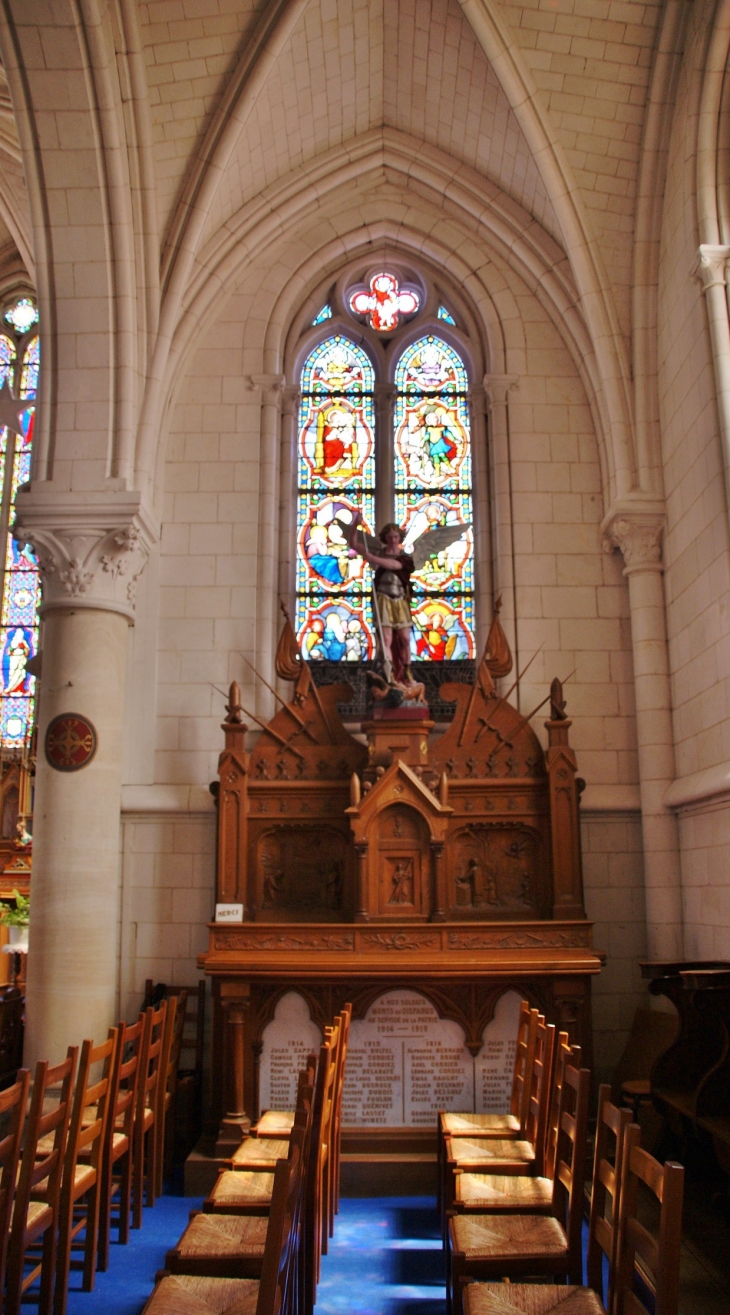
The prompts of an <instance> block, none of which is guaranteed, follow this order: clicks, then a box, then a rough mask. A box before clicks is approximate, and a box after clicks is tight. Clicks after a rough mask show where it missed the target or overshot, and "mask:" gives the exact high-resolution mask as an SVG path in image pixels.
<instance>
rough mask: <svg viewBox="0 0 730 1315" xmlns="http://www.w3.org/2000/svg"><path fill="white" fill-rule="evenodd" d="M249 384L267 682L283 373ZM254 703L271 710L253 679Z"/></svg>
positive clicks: (256, 377) (259, 639) (259, 638)
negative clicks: (256, 396)
mask: <svg viewBox="0 0 730 1315" xmlns="http://www.w3.org/2000/svg"><path fill="white" fill-rule="evenodd" d="M249 382H250V386H251V388H252V389H258V390H259V392H260V397H261V431H260V433H261V437H260V444H259V529H258V580H257V584H258V589H257V600H256V658H255V663H256V667H257V669H258V670H259V671H260V672H261V674H262V676H264V677H265V678H266V680H268V681H269V683H271V682H272V681H273V678H274V650H275V648H276V640H275V631H276V615H277V601H276V584H277V580H278V573H277V566H276V558H277V549H278V546H279V544H278V534H277V529H278V527H277V520H278V516H277V512H278V507H279V497H278V492H279V474H278V472H279V449H280V440H279V413H280V410H281V395H282V389H283V387H284V376H283V374H253V375H251V376H250V380H249ZM256 702H257V704H258V705H259V708H258V709H257V710H259V711H260V715H261V716H264V717H270V716H271V714H272V712H273V711H274V704H273V701H272V696H271V695H270V694H269V692H268V690H267V689H265V687H264V686H263V685H262V684H261V682H260V681H259V682H257V686H256Z"/></svg>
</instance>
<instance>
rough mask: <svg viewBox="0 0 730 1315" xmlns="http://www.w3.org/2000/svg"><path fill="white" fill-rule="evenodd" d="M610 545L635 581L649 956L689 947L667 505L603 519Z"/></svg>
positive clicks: (678, 953)
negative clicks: (675, 800)
mask: <svg viewBox="0 0 730 1315" xmlns="http://www.w3.org/2000/svg"><path fill="white" fill-rule="evenodd" d="M603 528H604V534H605V536H606V537H605V543H606V548H607V550H608V551H610V550H611V549H612V548H619V549H620V550H621V553H622V556H623V559H624V562H625V566H624V575H625V576H627V577H628V581H629V603H630V607H631V644H632V650H633V658H634V691H635V698H636V735H637V740H638V749H639V788H640V792H641V827H642V835H643V841H644V888H645V893H646V933H647V951H648V954H649V958H650V959H678V958H681V957H682V953H683V928H682V921H683V920H682V887H681V878H680V867H679V846H678V837H677V823H676V819H675V817H674V815H673V813H671V812H670V811H669V810H668V809H667V808H665V807H664V804H663V800H664V796H665V794H666V792H667V790H668V789H669V786H670V785H671V783H672V781H673V780H674V737H673V733H672V707H671V691H670V684H669V657H668V653H667V629H666V613H665V603H664V588H663V584H662V571H663V569H664V568H663V565H662V532H663V528H664V516H663V512H662V511H660V510H646V511H641V510H638V509H637V510H634V509H630V510H625V509H623V508H617V509H615V510H614V511H613V512H612V513H610V514H609V516H608V517H607V519H606V521H605V522H604V526H603Z"/></svg>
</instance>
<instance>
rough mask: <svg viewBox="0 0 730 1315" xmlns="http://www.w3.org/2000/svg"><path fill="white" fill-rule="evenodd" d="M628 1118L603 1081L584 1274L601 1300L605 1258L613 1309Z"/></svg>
mask: <svg viewBox="0 0 730 1315" xmlns="http://www.w3.org/2000/svg"><path fill="white" fill-rule="evenodd" d="M630 1121H631V1113H630V1111H629V1110H626V1109H618V1108H617V1107H616V1106H615V1105H613V1104H612V1103H611V1086H610V1084H609V1083H604V1084H603V1085H602V1086H601V1087H599V1089H598V1115H597V1119H596V1145H595V1153H594V1157H593V1180H592V1187H591V1208H590V1215H589V1224H588V1257H587V1271H586V1273H587V1279H588V1284H589V1286H590V1287H592V1288H593V1290H594V1292H596V1293H597V1294H598V1296H599V1297H601V1299H603V1296H604V1293H603V1257H604V1256H605V1257H606V1259H607V1261H608V1292H607V1294H606V1303H605V1304H606V1309H607V1310H608V1311H612V1310H613V1306H614V1299H615V1298H614V1293H615V1287H616V1282H615V1279H616V1262H617V1259H618V1234H619V1218H620V1213H621V1201H620V1185H621V1173H622V1165H623V1157H624V1150H625V1144H626V1129H627V1127H628V1126H629V1123H630Z"/></svg>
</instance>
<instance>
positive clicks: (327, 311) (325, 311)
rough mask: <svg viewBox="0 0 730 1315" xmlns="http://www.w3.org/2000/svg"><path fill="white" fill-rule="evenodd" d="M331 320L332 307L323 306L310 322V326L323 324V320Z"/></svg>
mask: <svg viewBox="0 0 730 1315" xmlns="http://www.w3.org/2000/svg"><path fill="white" fill-rule="evenodd" d="M331 319H332V307H331V306H323V307H322V309H321V311H319V313H318V314H317V315H315V317H314V319H313V320H312V324H324V322H325V320H331Z"/></svg>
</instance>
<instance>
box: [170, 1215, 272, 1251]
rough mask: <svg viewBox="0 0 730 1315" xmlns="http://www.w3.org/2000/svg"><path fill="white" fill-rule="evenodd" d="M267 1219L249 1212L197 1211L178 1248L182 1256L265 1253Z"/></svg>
mask: <svg viewBox="0 0 730 1315" xmlns="http://www.w3.org/2000/svg"><path fill="white" fill-rule="evenodd" d="M268 1227H269V1221H268V1219H262V1218H258V1217H256V1216H246V1215H195V1216H194V1218H193V1219H191V1220H190V1223H189V1224H188V1227H187V1228H186V1229H185V1232H184V1233H183V1235H182V1237H181V1238H180V1241H179V1242H178V1244H177V1246H176V1248H175V1250H176V1251H177V1252H178V1253H179V1255H180V1256H181V1257H183V1258H188V1257H190V1258H193V1257H195V1258H198V1257H203V1256H205V1257H218V1256H227V1257H231V1258H233V1257H239V1256H240V1257H246V1258H249V1257H259V1256H263V1254H264V1244H265V1242H266V1230H267V1228H268Z"/></svg>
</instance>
